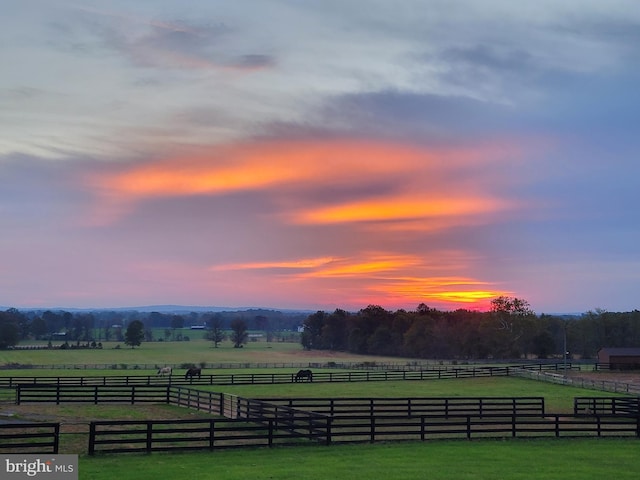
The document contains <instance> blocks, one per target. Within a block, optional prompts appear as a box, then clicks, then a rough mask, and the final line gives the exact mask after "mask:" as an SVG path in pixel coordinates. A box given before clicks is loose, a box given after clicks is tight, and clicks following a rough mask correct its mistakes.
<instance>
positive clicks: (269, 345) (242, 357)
mask: <svg viewBox="0 0 640 480" xmlns="http://www.w3.org/2000/svg"><path fill="white" fill-rule="evenodd" d="M116 347H119V348H116ZM330 361H332V362H337V363H338V362H365V361H369V362H378V363H407V362H412V361H415V360H413V359H406V358H396V357H374V356H363V355H354V354H350V353H345V352H329V351H305V350H303V348H302V345H300V344H299V343H292V342H266V341H258V342H248V343H247V344H246V345H244V347H243V348H233V344H232V343H231V342H228V341H226V342H223V343H222V344H220V345H219V347H218V348H214V347H213V343H212V342H210V341H207V340H202V339H200V340H192V341H189V342H143V343H142V345H141V346H139V347H136V348H130V347H127V346H126V345H124V343H122V342H103V348H102V349H66V350H60V349H44V350H2V351H0V365H11V364H20V365H23V366H29V365H74V364H75V365H96V364H99V365H116V366H117V367H118V368H122V367H123V366H124V365H126V366H127V369H128V370H132V369H134V367H135V366H136V365H145V364H151V365H165V364H172V365H179V364H182V363H195V364H200V363H201V362H205V363H217V364H225V363H236V364H245V363H246V364H257V363H272V364H273V363H303V362H308V363H326V362H330ZM434 363H435V362H434ZM1 373H2V372H1V371H0V374H1Z"/></svg>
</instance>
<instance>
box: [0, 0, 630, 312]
mask: <svg viewBox="0 0 640 480" xmlns="http://www.w3.org/2000/svg"><path fill="white" fill-rule="evenodd" d="M0 3H1V5H2V15H1V16H0V65H1V67H0V68H1V70H0V72H1V73H0V180H1V184H0V225H1V230H0V305H2V306H3V307H17V308H28V307H38V308H39V307H45V308H55V307H61V308H72V307H90V308H111V307H135V306H143V305H159V304H177V305H200V306H223V307H268V308H277V309H285V308H286V309H305V310H307V309H308V310H316V309H322V310H328V311H332V310H334V309H335V308H343V309H347V310H359V309H361V308H364V307H366V306H367V305H369V304H375V305H381V306H383V307H385V308H388V309H393V310H395V309H399V308H404V309H407V310H413V309H415V308H416V307H417V306H418V304H420V303H425V304H427V305H428V306H430V307H434V308H438V309H444V310H454V309H457V308H467V309H472V310H486V309H487V306H488V305H489V304H490V301H491V299H493V298H495V297H496V296H499V295H508V296H516V297H519V298H523V299H525V300H527V301H528V302H529V303H530V305H531V308H532V309H533V310H534V311H536V312H537V313H569V312H578V313H579V312H586V311H588V310H593V309H596V308H602V309H605V310H609V311H628V310H633V309H637V308H640V209H639V205H640V188H639V187H640V149H639V146H640V8H638V4H637V2H636V1H635V0H628V1H618V0H608V1H606V2H604V1H602V0H565V1H562V2H558V1H557V0H538V1H536V2H515V1H513V0H483V1H480V0H477V1H471V0H466V1H462V0H461V1H455V0H422V1H413V0H404V1H403V0H399V1H394V2H390V1H388V0H387V1H378V0H323V1H309V2H301V1H296V0H262V1H258V0H256V1H251V0H242V1H237V0H219V1H202V0H145V1H142V0H137V1H135V0H134V1H131V0H127V1H124V0H114V1H109V2H104V1H85V0H2V1H1V2H0Z"/></svg>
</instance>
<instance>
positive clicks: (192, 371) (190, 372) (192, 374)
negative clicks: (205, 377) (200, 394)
mask: <svg viewBox="0 0 640 480" xmlns="http://www.w3.org/2000/svg"><path fill="white" fill-rule="evenodd" d="M200 375H202V369H201V368H196V367H191V368H190V369H189V370H187V373H185V374H184V378H185V380H186V379H187V378H191V379H193V377H195V376H197V377H198V378H200Z"/></svg>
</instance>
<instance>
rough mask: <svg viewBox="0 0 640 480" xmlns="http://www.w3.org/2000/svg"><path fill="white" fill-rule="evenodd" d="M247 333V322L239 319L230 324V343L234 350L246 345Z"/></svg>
mask: <svg viewBox="0 0 640 480" xmlns="http://www.w3.org/2000/svg"><path fill="white" fill-rule="evenodd" d="M248 337H249V333H248V332H247V322H245V321H244V320H243V319H241V318H236V319H235V320H233V321H232V322H231V341H232V342H233V347H234V348H240V347H241V346H242V345H243V344H245V343H247V338H248Z"/></svg>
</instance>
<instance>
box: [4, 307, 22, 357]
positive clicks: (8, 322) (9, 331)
mask: <svg viewBox="0 0 640 480" xmlns="http://www.w3.org/2000/svg"><path fill="white" fill-rule="evenodd" d="M18 340H20V327H19V326H18V324H17V323H16V321H15V318H13V316H12V315H11V314H10V313H9V312H8V311H7V312H0V348H3V349H4V348H7V347H13V346H14V345H15V344H17V343H18Z"/></svg>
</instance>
